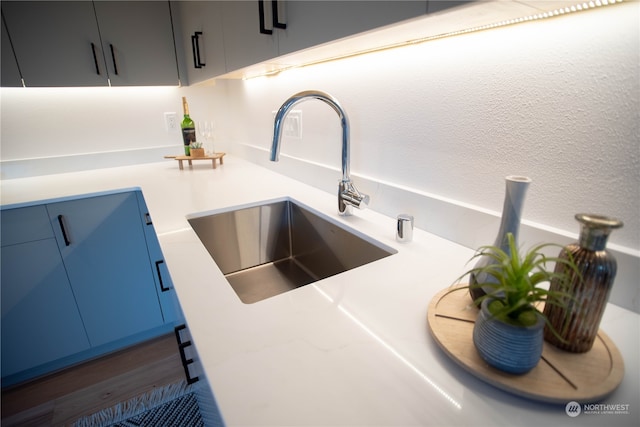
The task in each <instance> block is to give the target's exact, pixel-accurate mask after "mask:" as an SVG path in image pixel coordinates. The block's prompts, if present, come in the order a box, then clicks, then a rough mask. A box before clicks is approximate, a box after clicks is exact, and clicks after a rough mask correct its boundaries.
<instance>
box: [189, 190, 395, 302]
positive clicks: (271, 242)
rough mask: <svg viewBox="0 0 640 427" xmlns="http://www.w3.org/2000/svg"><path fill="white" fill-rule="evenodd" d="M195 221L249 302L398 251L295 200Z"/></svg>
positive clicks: (206, 243) (198, 231)
mask: <svg viewBox="0 0 640 427" xmlns="http://www.w3.org/2000/svg"><path fill="white" fill-rule="evenodd" d="M189 223H190V224H191V227H192V228H193V230H194V231H195V232H196V234H197V235H198V237H199V238H200V240H201V241H202V243H203V244H204V246H205V247H206V248H207V250H208V251H209V254H211V257H212V258H213V260H214V261H215V262H216V264H217V265H218V267H219V268H220V269H221V270H222V272H223V273H224V274H225V277H226V278H227V280H228V282H229V284H231V287H232V288H233V289H234V290H235V292H236V293H237V294H238V296H239V297H240V300H241V301H242V302H244V303H247V304H251V303H254V302H257V301H261V300H263V299H266V298H269V297H272V296H275V295H278V294H282V293H284V292H287V291H290V290H293V289H296V288H299V287H300V286H304V285H308V284H309V283H313V282H315V281H318V280H321V279H324V278H326V277H329V276H333V275H335V274H339V273H342V272H344V271H347V270H351V269H353V268H356V267H360V266H362V265H364V264H368V263H370V262H373V261H376V260H379V259H381V258H384V257H387V256H389V255H392V254H394V253H396V251H395V250H394V249H392V248H390V247H387V246H385V245H383V244H381V243H378V242H375V241H373V240H371V239H369V238H367V237H366V236H363V235H361V234H359V233H358V232H356V231H354V230H349V229H347V228H345V227H344V226H342V225H339V223H338V222H337V221H335V220H333V219H332V218H329V217H325V216H324V215H321V214H318V213H315V212H313V211H312V210H311V209H310V208H307V207H305V206H303V205H301V204H300V203H298V202H295V201H293V200H291V199H283V200H279V201H275V202H267V203H263V204H260V205H257V206H251V207H242V208H238V209H233V210H229V211H224V212H219V213H215V214H207V215H201V216H197V215H192V216H190V217H189Z"/></svg>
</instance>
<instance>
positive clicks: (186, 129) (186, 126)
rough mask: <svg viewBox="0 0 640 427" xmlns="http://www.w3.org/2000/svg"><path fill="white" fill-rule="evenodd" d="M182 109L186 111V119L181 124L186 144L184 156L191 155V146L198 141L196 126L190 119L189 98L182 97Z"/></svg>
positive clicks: (183, 139) (183, 140)
mask: <svg viewBox="0 0 640 427" xmlns="http://www.w3.org/2000/svg"><path fill="white" fill-rule="evenodd" d="M182 109H183V110H184V119H182V123H180V127H181V128H182V142H184V155H185V156H188V155H190V154H191V151H190V149H189V145H190V144H191V143H192V142H195V141H196V124H195V123H194V122H193V120H191V117H189V105H188V104H187V98H186V97H184V96H183V97H182Z"/></svg>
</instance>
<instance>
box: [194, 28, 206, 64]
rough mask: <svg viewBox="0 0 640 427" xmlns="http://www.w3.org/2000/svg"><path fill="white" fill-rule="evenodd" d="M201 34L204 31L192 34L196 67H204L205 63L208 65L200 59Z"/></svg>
mask: <svg viewBox="0 0 640 427" xmlns="http://www.w3.org/2000/svg"><path fill="white" fill-rule="evenodd" d="M201 35H202V31H196V32H195V33H193V35H192V36H191V48H192V49H193V66H194V67H195V68H202V67H204V66H205V65H207V64H205V63H204V62H202V61H200V43H199V40H200V36H201Z"/></svg>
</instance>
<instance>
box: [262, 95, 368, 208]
mask: <svg viewBox="0 0 640 427" xmlns="http://www.w3.org/2000/svg"><path fill="white" fill-rule="evenodd" d="M307 99H317V100H319V101H322V102H324V103H326V104H328V105H329V106H330V107H331V108H333V110H334V111H335V112H336V113H337V114H338V117H339V118H340V124H341V125H342V157H341V158H342V180H341V182H340V186H339V189H338V212H339V213H340V214H341V215H349V214H350V213H351V209H350V207H351V206H355V207H357V208H359V209H362V208H364V207H366V205H367V204H368V203H369V196H366V195H363V194H361V193H360V192H359V191H358V190H357V189H356V188H355V186H354V185H353V182H352V181H351V177H350V171H349V163H350V153H349V119H348V117H347V114H346V112H345V111H344V109H343V108H342V106H340V103H339V102H338V101H337V100H336V99H335V98H334V97H332V96H331V95H329V94H327V93H325V92H321V91H316V90H308V91H303V92H299V93H296V94H295V95H293V96H291V97H290V98H289V99H287V100H286V101H285V102H284V103H283V104H282V106H281V107H280V108H279V109H278V112H277V113H276V117H275V119H274V125H273V143H272V145H271V161H272V162H277V161H278V158H279V155H280V142H281V140H282V126H283V123H284V119H285V117H286V116H287V113H288V112H289V110H291V108H292V107H293V106H294V105H296V104H298V103H300V102H302V101H305V100H307Z"/></svg>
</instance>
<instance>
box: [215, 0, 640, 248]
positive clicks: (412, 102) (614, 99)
mask: <svg viewBox="0 0 640 427" xmlns="http://www.w3.org/2000/svg"><path fill="white" fill-rule="evenodd" d="M638 17H639V8H638V4H637V3H636V4H622V5H617V6H615V7H611V8H609V9H599V10H596V11H593V12H591V11H590V12H583V13H580V14H576V15H572V16H565V17H562V18H559V19H551V20H545V21H538V22H532V23H527V24H521V25H517V26H512V27H507V28H501V29H497V30H491V31H486V32H482V33H475V34H469V35H465V36H458V37H454V38H448V39H442V40H438V41H433V42H429V43H426V44H423V45H420V46H414V47H411V48H403V49H396V50H391V51H386V52H383V53H377V54H373V55H368V56H362V57H357V58H350V59H348V60H342V61H339V62H334V63H327V64H323V65H316V66H313V67H308V68H305V69H299V70H293V71H289V72H285V73H282V74H281V75H279V76H277V77H273V78H262V79H253V80H248V81H245V82H239V81H233V82H229V83H228V91H229V93H228V102H229V108H230V109H229V116H228V117H229V123H230V124H231V126H229V127H228V129H227V131H228V135H226V139H228V140H229V141H233V142H234V143H238V144H249V145H255V146H258V147H260V148H264V149H268V148H269V147H270V139H271V132H272V130H271V129H272V126H273V123H272V111H274V110H276V109H277V108H278V107H279V106H280V104H281V103H282V102H283V101H284V100H285V99H286V98H287V97H288V96H290V95H292V94H293V93H295V92H297V91H300V90H307V89H319V90H323V91H326V92H328V93H330V94H332V95H333V96H335V97H336V98H337V99H338V100H339V101H340V102H341V104H342V105H343V106H344V108H345V109H346V110H347V113H348V114H349V117H350V120H351V126H352V148H351V158H352V161H351V169H352V172H353V173H354V174H355V175H356V176H358V175H360V176H363V177H367V178H369V179H372V180H374V181H381V182H386V183H392V184H393V185H396V186H401V187H408V188H410V189H413V190H416V191H419V192H425V193H429V194H433V195H437V196H440V197H447V198H450V199H453V200H457V201H460V202H462V203H467V204H471V205H474V206H477V207H479V208H483V209H487V210H492V211H498V212H499V211H501V209H502V201H503V194H504V177H505V176H507V175H512V174H517V175H526V176H529V177H531V178H532V179H533V183H532V185H531V186H530V188H529V191H528V195H527V200H526V202H525V210H524V219H525V220H528V221H531V222H534V223H539V224H543V225H545V226H548V227H553V228H558V229H560V230H564V231H566V232H574V233H577V231H578V225H577V222H575V220H574V218H573V216H574V214H575V213H578V212H592V213H602V214H606V215H611V216H615V217H618V218H620V219H622V220H623V221H624V222H625V227H624V228H623V229H622V230H618V231H615V232H614V233H613V235H612V237H611V240H610V241H611V242H612V243H614V244H616V243H617V244H620V245H623V246H626V247H628V248H632V249H633V250H634V251H635V252H636V253H637V250H638V249H639V248H640V220H639V215H638V213H639V212H640V146H639V139H640V130H639V126H640V125H639V123H640V74H639V65H640V54H639V52H640V47H639V40H640V35H639V30H638V28H639V22H640V21H639V19H638ZM296 109H299V110H301V111H302V112H303V138H302V139H301V140H300V139H294V138H284V140H283V143H282V151H281V153H282V154H283V155H289V156H293V157H295V158H298V159H303V160H306V161H308V162H311V163H314V164H320V165H326V166H328V167H330V168H339V167H340V163H339V157H340V155H339V153H340V127H339V121H338V119H337V116H336V114H335V113H334V112H333V111H332V110H331V109H330V108H329V107H328V106H326V105H324V104H323V103H321V102H318V101H309V102H305V103H302V104H299V105H298V106H297V107H296ZM273 167H274V168H275V169H279V170H281V171H284V167H283V166H280V165H278V164H275V165H273ZM300 173H302V174H304V172H300ZM338 178H339V175H338V174H336V180H337V179H338ZM329 184H330V185H331V186H332V185H334V184H333V183H329ZM416 214H418V215H420V213H419V212H418V213H416Z"/></svg>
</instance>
